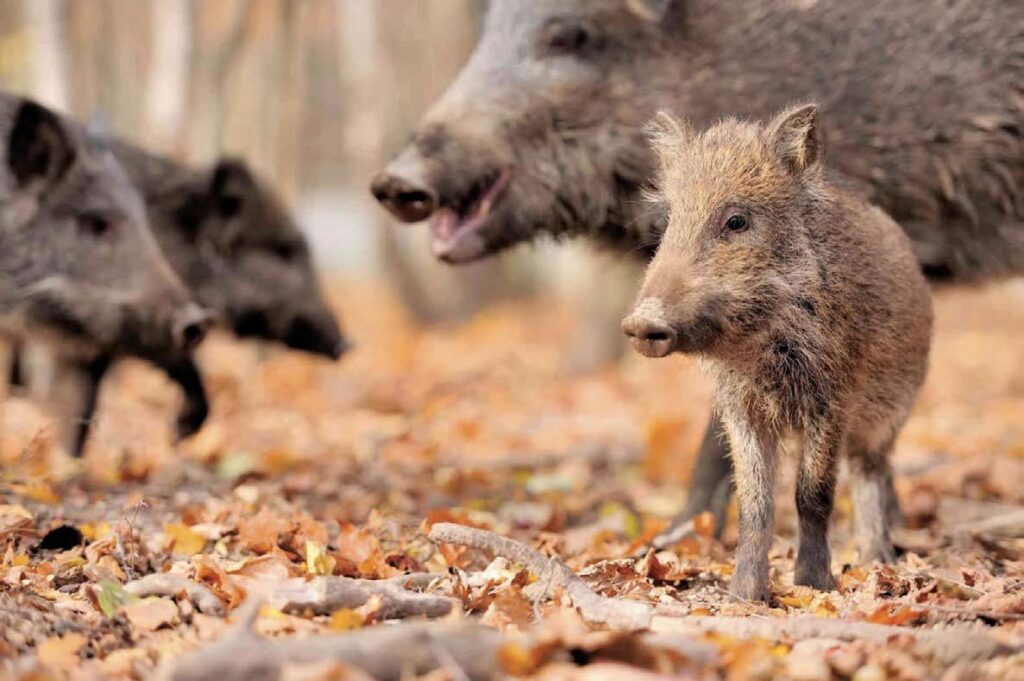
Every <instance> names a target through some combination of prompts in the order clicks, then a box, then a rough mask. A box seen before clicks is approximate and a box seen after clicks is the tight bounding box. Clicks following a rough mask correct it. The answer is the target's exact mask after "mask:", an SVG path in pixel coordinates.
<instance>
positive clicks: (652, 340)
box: [622, 312, 676, 357]
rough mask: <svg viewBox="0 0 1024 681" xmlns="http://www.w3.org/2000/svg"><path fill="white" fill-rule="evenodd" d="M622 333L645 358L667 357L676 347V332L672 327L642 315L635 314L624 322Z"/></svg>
mask: <svg viewBox="0 0 1024 681" xmlns="http://www.w3.org/2000/svg"><path fill="white" fill-rule="evenodd" d="M622 332H623V333H625V334H626V335H627V336H628V337H629V339H630V340H631V341H632V342H633V347H634V348H635V349H636V351H637V352H639V353H640V354H641V355H644V356H645V357H665V356H667V355H669V354H670V353H671V352H672V350H673V349H674V348H675V346H676V332H675V331H674V330H673V329H672V327H671V326H669V325H668V324H665V323H664V322H662V321H660V320H657V319H653V318H652V317H649V316H647V315H644V314H642V313H635V312H634V313H633V314H631V315H630V316H628V317H626V318H625V319H624V320H622Z"/></svg>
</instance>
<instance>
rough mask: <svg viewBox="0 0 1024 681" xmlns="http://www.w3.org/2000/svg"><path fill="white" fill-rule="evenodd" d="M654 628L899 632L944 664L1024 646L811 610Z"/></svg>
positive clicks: (670, 622)
mask: <svg viewBox="0 0 1024 681" xmlns="http://www.w3.org/2000/svg"><path fill="white" fill-rule="evenodd" d="M652 629H653V630H654V631H656V632H661V633H665V634H677V635H678V634H682V635H684V636H699V635H701V634H707V633H716V634H725V635H727V636H731V637H733V638H737V639H750V638H760V639H765V640H769V641H803V640H808V639H836V640H840V641H869V642H871V643H886V642H887V641H889V640H890V639H892V638H894V637H909V638H912V639H913V640H914V644H915V649H916V651H917V652H918V653H921V654H923V655H926V656H928V657H931V658H933V659H935V660H936V661H937V662H940V663H942V664H953V663H954V662H961V661H964V660H984V659H989V658H992V657H995V656H997V655H1007V654H1014V653H1020V652H1022V651H1024V646H1022V645H1011V644H1009V643H1005V642H1002V641H1000V640H998V639H996V638H994V637H992V636H990V635H989V634H988V633H987V632H986V631H985V629H983V628H978V627H945V628H941V629H939V628H934V629H914V628H911V627H897V626H891V625H885V624H873V623H871V622H851V621H849V620H841V619H834V618H829V617H814V616H810V615H805V616H799V617H791V618H781V617H778V618H776V617H723V616H717V615H716V616H714V617H656V618H654V621H653V622H652Z"/></svg>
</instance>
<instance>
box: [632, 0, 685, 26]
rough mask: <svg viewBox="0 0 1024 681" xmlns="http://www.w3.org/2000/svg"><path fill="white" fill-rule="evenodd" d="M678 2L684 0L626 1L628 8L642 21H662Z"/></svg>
mask: <svg viewBox="0 0 1024 681" xmlns="http://www.w3.org/2000/svg"><path fill="white" fill-rule="evenodd" d="M676 2H682V0H626V7H628V8H629V11H630V12H632V13H633V14H635V15H637V16H638V17H640V18H641V19H645V20H647V21H661V20H662V19H664V18H665V15H666V14H668V11H669V10H670V9H671V8H672V5H673V4H674V3H676Z"/></svg>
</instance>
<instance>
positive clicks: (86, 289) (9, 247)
mask: <svg viewBox="0 0 1024 681" xmlns="http://www.w3.org/2000/svg"><path fill="white" fill-rule="evenodd" d="M0 140H2V142H0V150H2V152H3V166H2V168H0V333H3V335H4V336H6V337H7V338H9V339H16V340H17V339H23V338H25V337H29V336H30V337H32V338H33V339H40V338H41V339H46V340H48V341H52V342H55V343H58V344H59V345H60V346H61V357H62V363H63V365H64V366H63V368H62V374H63V376H64V378H65V381H62V382H59V383H58V386H57V389H58V391H60V390H62V389H63V386H66V385H71V384H74V383H76V382H79V381H81V380H85V374H86V373H87V371H88V369H87V367H88V365H89V364H90V363H91V362H92V361H93V359H94V358H95V356H96V354H97V353H98V352H100V350H101V349H104V350H106V349H116V350H117V351H120V352H130V353H133V354H137V355H139V356H143V357H156V356H165V357H186V356H187V355H188V353H189V351H190V350H191V348H192V347H193V346H194V345H195V344H196V343H198V342H199V341H200V340H201V339H202V337H203V334H204V332H205V329H206V326H207V324H208V322H209V315H208V314H207V313H206V312H205V311H204V310H203V309H202V308H200V307H199V306H198V305H197V304H195V303H194V302H193V301H192V297H191V295H190V294H189V292H188V290H187V289H186V288H185V286H184V285H183V284H182V283H181V280H180V279H178V277H177V275H175V274H174V271H173V270H172V269H171V267H170V266H169V265H168V263H167V261H166V260H165V259H164V258H163V256H162V255H161V253H160V250H159V248H158V246H157V244H156V241H155V240H154V238H153V235H152V233H151V232H150V230H149V225H148V222H147V219H146V212H145V207H144V206H143V203H142V199H141V197H140V196H139V194H138V192H137V191H136V190H135V187H134V185H132V183H131V182H130V181H129V179H128V177H127V175H126V174H125V172H124V169H123V168H122V167H121V165H120V164H119V163H118V162H117V160H116V159H115V158H114V156H113V154H112V153H111V152H110V149H109V148H108V146H107V144H106V143H105V142H104V141H102V140H99V139H97V138H95V137H92V136H90V135H89V134H87V133H86V132H85V131H83V130H82V129H81V128H80V127H79V126H77V125H76V124H75V123H73V122H71V121H68V120H66V119H63V118H61V117H59V116H58V115H56V114H54V113H53V112H51V111H49V110H48V109H46V108H44V107H42V106H40V105H38V104H36V103H34V102H31V101H29V100H25V99H22V98H20V97H16V96H13V95H7V94H0ZM63 416H67V415H66V414H64V415H63Z"/></svg>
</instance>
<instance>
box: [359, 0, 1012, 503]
mask: <svg viewBox="0 0 1024 681" xmlns="http://www.w3.org/2000/svg"><path fill="white" fill-rule="evenodd" d="M1022 26H1024V5H1022V4H1021V3H1020V2H1015V1H1014V0H979V1H977V2H932V1H931V0H907V1H905V2H899V3H857V2H846V1H845V0H753V1H749V0H747V1H741V0H502V2H495V3H491V5H490V7H489V10H488V12H487V14H486V17H485V21H484V25H483V34H482V37H481V39H480V42H479V44H478V46H477V48H476V51H475V52H474V53H473V55H472V57H471V58H470V60H469V62H468V63H467V64H466V66H465V67H464V68H463V70H462V72H461V73H460V74H459V76H458V77H457V78H456V80H455V82H454V83H453V84H452V85H451V86H450V87H449V89H448V91H447V92H446V93H445V94H444V95H443V96H442V97H441V99H440V100H439V101H438V102H437V103H436V104H435V105H434V107H433V108H432V109H431V110H430V111H429V112H428V113H427V114H426V116H425V118H424V120H423V122H422V124H421V125H420V127H419V129H418V130H417V131H416V133H415V134H414V135H413V138H412V141H411V143H410V144H409V145H408V146H407V147H406V148H405V149H404V150H403V151H402V152H401V153H400V154H399V155H398V156H397V158H396V159H395V160H394V161H393V162H392V163H391V164H390V165H389V166H388V167H387V168H386V169H385V170H384V172H382V173H381V174H380V175H379V176H378V177H376V178H375V179H374V181H373V185H372V191H373V193H374V195H375V196H376V197H377V198H378V199H379V200H380V201H381V203H383V204H384V205H385V206H386V207H387V208H388V209H389V210H390V211H391V212H392V213H394V214H395V216H397V217H398V218H399V219H401V220H405V221H408V222H414V221H418V220H424V219H427V218H430V221H431V231H432V234H433V250H434V253H435V254H436V255H437V257H439V258H441V259H443V260H445V261H447V262H450V263H462V262H469V261H472V260H476V259H478V258H482V257H485V256H487V255H491V254H494V253H497V252H499V251H501V250H502V249H504V248H507V247H509V246H512V245H514V244H517V243H521V242H525V241H530V240H533V239H535V238H537V237H539V236H542V235H551V236H554V237H563V236H575V235H585V236H589V237H591V238H593V239H594V240H596V241H598V242H601V243H604V244H609V245H612V246H613V247H616V248H619V249H621V250H622V251H624V252H633V251H635V252H646V253H647V254H648V255H649V254H650V253H651V252H652V251H653V249H654V247H655V245H656V244H657V242H658V240H659V238H660V234H661V232H662V230H663V228H664V211H661V210H652V209H651V208H650V206H648V205H647V204H645V202H644V201H643V200H641V193H642V188H643V187H644V186H645V185H646V184H647V183H648V182H649V181H650V180H651V178H652V176H653V168H654V166H655V164H654V161H653V158H652V154H651V152H650V151H649V149H648V148H647V146H646V145H645V144H644V142H643V138H642V134H641V129H642V127H643V123H644V122H645V121H647V120H648V119H649V118H650V117H651V115H652V114H653V113H654V111H655V110H656V109H669V110H674V111H676V112H677V113H679V114H683V115H685V116H686V117H688V118H689V119H690V120H691V121H692V122H693V123H694V124H695V125H697V126H701V127H704V126H706V125H707V124H709V123H711V122H713V121H714V120H716V119H717V118H719V117H721V116H722V115H724V114H733V115H740V116H754V117H767V116H768V115H770V114H771V113H772V112H773V111H775V110H777V109H781V108H783V107H784V106H785V105H787V104H789V103H791V102H792V101H794V100H800V99H805V100H806V99H814V100H816V101H818V102H820V103H821V104H822V109H823V112H824V114H825V115H826V116H827V117H828V120H829V121H830V123H831V124H830V137H829V140H828V143H829V146H830V148H831V149H832V150H833V158H835V159H836V162H835V167H836V169H837V170H838V171H839V173H840V174H841V175H843V176H844V178H845V181H846V182H847V184H848V186H849V188H850V189H852V190H854V191H856V192H858V193H859V194H860V195H862V196H863V197H864V198H866V199H867V200H869V201H871V202H873V203H875V204H877V205H878V206H880V207H881V208H882V209H884V210H885V211H886V212H887V213H889V215H891V216H892V217H893V218H894V219H895V220H896V221H897V222H898V223H899V224H900V225H901V226H902V227H903V229H904V230H906V232H907V234H908V235H909V236H910V237H911V239H912V241H913V246H914V249H915V254H916V256H917V257H918V259H919V261H920V262H921V264H922V267H923V268H924V271H925V273H926V274H928V275H929V276H930V277H931V278H933V279H945V280H954V281H966V280H974V281H978V280H985V279H992V278H996V277H1000V276H1008V275H1013V274H1018V273H1021V272H1022V271H1024V196H1022V191H1021V186H1022V184H1024V40H1022V39H1021V27H1022ZM722 442H724V439H723V438H722V437H721V427H720V425H717V424H714V423H713V424H712V428H711V430H710V431H709V433H708V435H707V437H706V438H705V442H704V445H703V447H702V449H701V454H700V456H699V458H698V463H697V470H696V472H695V474H694V477H693V482H692V485H691V493H690V495H689V497H688V502H687V508H686V509H685V511H684V514H683V516H681V517H682V518H685V517H688V516H691V515H692V514H694V513H696V512H698V511H700V510H704V509H706V508H708V507H709V506H710V505H712V500H713V498H714V499H717V500H718V501H719V502H720V501H724V500H725V499H726V498H727V496H728V472H729V463H728V459H727V458H726V456H725V455H726V450H725V447H724V445H722V444H721V443H722ZM716 493H717V495H716ZM714 505H715V506H716V507H718V508H719V509H721V508H724V504H723V503H717V502H716V503H715V504H714Z"/></svg>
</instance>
